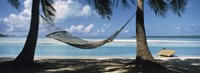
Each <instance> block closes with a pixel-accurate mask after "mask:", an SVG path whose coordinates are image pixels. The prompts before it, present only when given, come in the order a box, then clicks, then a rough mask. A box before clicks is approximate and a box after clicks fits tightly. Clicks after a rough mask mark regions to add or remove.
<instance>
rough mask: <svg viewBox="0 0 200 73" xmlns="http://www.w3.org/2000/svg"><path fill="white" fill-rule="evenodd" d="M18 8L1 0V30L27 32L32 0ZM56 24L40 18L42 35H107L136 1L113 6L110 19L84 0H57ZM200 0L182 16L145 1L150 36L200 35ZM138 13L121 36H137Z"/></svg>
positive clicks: (190, 3)
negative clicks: (161, 11)
mask: <svg viewBox="0 0 200 73" xmlns="http://www.w3.org/2000/svg"><path fill="white" fill-rule="evenodd" d="M19 1H20V3H21V8H20V9H19V10H17V9H15V8H14V7H12V6H10V5H9V3H8V2H7V0H1V1H0V28H1V29H0V33H3V34H7V35H15V36H26V35H27V34H28V30H29V26H30V17H31V4H32V2H31V1H32V0H19ZM53 6H54V7H55V9H56V17H55V21H54V23H55V25H50V24H47V23H45V21H43V20H42V19H41V18H40V29H39V36H42V37H43V36H45V35H47V34H49V33H51V32H55V31H60V30H65V31H68V32H70V33H71V34H73V35H75V36H78V37H108V36H110V35H111V34H113V33H114V32H115V31H116V30H118V29H120V28H121V26H123V24H124V23H125V22H126V21H127V20H128V19H129V18H130V17H131V16H132V15H133V14H134V13H135V5H132V7H131V8H127V9H124V8H121V7H120V6H119V7H114V8H113V15H112V17H111V20H108V19H106V18H104V19H103V18H102V17H101V16H99V15H98V14H97V13H96V11H95V10H94V8H93V6H91V5H89V4H88V3H86V2H84V0H55V3H54V4H53ZM199 7H200V0H188V4H187V7H186V9H185V12H184V14H183V15H182V16H181V17H178V16H177V15H175V14H174V13H173V12H172V11H171V10H170V9H169V10H168V12H167V15H166V17H159V16H156V15H155V13H154V12H153V11H152V10H151V9H150V7H149V6H148V4H147V3H146V2H145V6H144V9H145V10H144V13H145V14H144V16H145V28H146V34H147V36H190V35H200V33H199V32H200V16H198V13H200V8H199ZM135 30H136V29H135V17H134V18H133V19H132V20H131V22H130V23H129V24H128V25H127V26H126V27H125V28H124V29H123V31H122V32H121V33H120V34H119V37H131V36H135V33H136V32H135Z"/></svg>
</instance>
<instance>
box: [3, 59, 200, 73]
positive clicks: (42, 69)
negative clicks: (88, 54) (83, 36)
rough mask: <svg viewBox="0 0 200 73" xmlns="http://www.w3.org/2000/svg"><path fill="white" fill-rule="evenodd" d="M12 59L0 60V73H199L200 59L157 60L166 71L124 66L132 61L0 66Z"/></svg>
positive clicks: (52, 61) (60, 61)
mask: <svg viewBox="0 0 200 73" xmlns="http://www.w3.org/2000/svg"><path fill="white" fill-rule="evenodd" d="M11 60H13V58H0V73H200V58H191V57H188V58H159V59H156V60H157V61H159V62H160V63H162V64H163V65H165V66H166V68H167V70H160V69H153V68H152V69H151V68H148V69H147V68H136V67H135V65H129V66H127V65H125V64H126V63H129V62H131V61H133V59H111V58H110V59H59V58H56V59H50V58H49V59H48V58H39V59H36V60H35V62H36V63H37V64H39V66H36V67H25V68H17V67H11V66H5V65H1V64H2V63H4V62H6V61H11Z"/></svg>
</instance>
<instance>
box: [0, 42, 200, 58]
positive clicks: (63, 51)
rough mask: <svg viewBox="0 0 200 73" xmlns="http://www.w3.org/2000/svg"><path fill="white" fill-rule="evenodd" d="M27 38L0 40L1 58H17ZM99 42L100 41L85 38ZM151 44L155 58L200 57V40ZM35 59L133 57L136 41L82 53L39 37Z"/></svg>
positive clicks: (110, 44)
mask: <svg viewBox="0 0 200 73" xmlns="http://www.w3.org/2000/svg"><path fill="white" fill-rule="evenodd" d="M25 39H26V38H0V57H16V56H17V55H18V54H19V53H20V51H21V50H22V48H23V45H24V42H25ZM83 39H85V40H89V41H100V40H103V39H101V38H83ZM148 45H149V49H150V51H151V53H152V54H153V56H154V57H158V56H157V52H158V51H159V50H161V49H162V48H167V49H173V50H176V53H175V55H176V56H178V57H200V38H150V39H148ZM35 55H36V57H66V58H98V57H101V58H104V57H109V58H133V57H135V55H136V41H135V38H124V39H116V40H114V42H111V43H108V44H106V45H104V46H102V47H99V48H95V49H91V50H83V49H78V48H75V47H72V46H69V45H67V44H64V43H62V42H59V41H56V40H54V39H50V38H39V39H38V44H37V48H36V52H35Z"/></svg>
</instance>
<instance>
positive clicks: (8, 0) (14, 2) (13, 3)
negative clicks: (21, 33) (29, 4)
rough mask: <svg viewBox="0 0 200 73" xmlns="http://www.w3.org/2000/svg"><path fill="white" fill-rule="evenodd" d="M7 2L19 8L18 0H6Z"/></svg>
mask: <svg viewBox="0 0 200 73" xmlns="http://www.w3.org/2000/svg"><path fill="white" fill-rule="evenodd" d="M7 2H8V3H9V4H10V5H11V6H13V7H15V8H16V9H19V8H20V3H19V1H18V0H7Z"/></svg>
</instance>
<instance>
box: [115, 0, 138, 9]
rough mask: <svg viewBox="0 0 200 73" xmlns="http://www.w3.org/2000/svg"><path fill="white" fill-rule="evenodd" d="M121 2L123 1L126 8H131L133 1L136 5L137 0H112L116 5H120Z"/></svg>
mask: <svg viewBox="0 0 200 73" xmlns="http://www.w3.org/2000/svg"><path fill="white" fill-rule="evenodd" d="M119 3H121V6H122V7H123V8H124V9H125V8H130V7H131V3H132V4H134V5H135V0H112V4H113V5H114V6H116V7H118V5H119Z"/></svg>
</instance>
